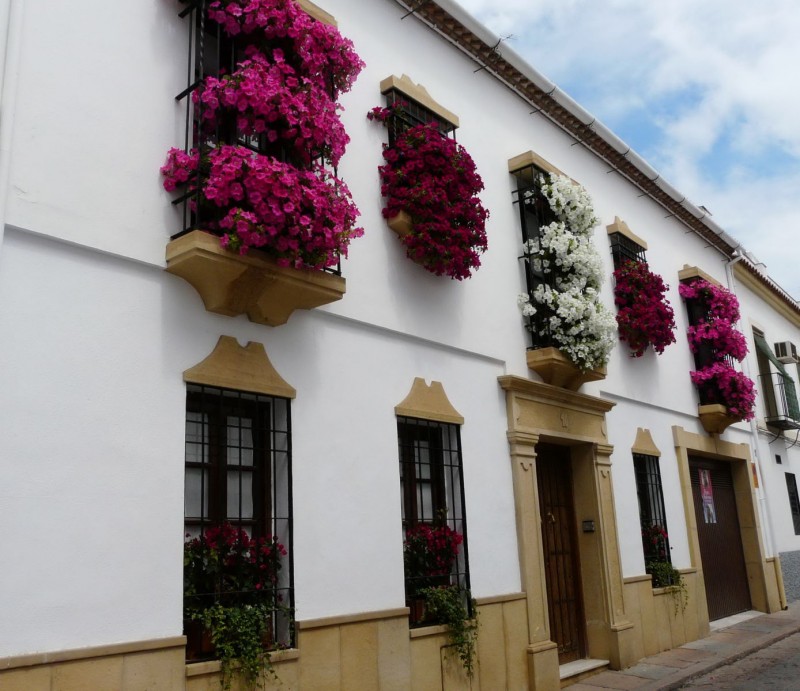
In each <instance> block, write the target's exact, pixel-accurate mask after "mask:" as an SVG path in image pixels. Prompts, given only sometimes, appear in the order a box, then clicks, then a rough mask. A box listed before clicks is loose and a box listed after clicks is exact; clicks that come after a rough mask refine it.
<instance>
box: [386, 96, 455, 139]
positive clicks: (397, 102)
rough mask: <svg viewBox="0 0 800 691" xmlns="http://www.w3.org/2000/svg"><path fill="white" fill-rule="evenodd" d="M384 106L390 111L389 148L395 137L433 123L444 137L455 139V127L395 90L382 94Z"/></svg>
mask: <svg viewBox="0 0 800 691" xmlns="http://www.w3.org/2000/svg"><path fill="white" fill-rule="evenodd" d="M384 96H386V106H387V108H389V109H391V110H392V115H391V116H390V118H389V121H388V130H389V146H392V145H393V144H394V142H395V140H396V139H397V137H398V136H399V135H400V134H402V133H403V132H405V131H406V130H409V129H411V128H412V127H417V126H418V125H427V124H429V123H433V124H434V125H435V126H436V129H437V130H438V131H439V133H440V134H441V135H442V136H444V137H451V138H452V139H455V138H456V129H457V128H456V126H455V125H454V124H453V123H452V122H448V121H447V120H445V119H444V118H442V117H440V116H438V115H436V113H434V112H433V111H432V110H430V109H429V108H426V107H425V106H423V105H422V104H421V103H418V102H417V101H415V100H414V99H413V98H409V97H408V96H406V95H405V94H404V93H402V92H401V91H398V90H397V89H389V90H388V91H386V92H385V93H384Z"/></svg>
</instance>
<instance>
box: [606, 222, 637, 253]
mask: <svg viewBox="0 0 800 691" xmlns="http://www.w3.org/2000/svg"><path fill="white" fill-rule="evenodd" d="M606 231H607V232H608V234H609V235H613V234H614V233H619V234H620V235H624V236H625V237H626V238H628V240H632V241H633V242H635V243H636V244H637V245H639V247H641V248H642V249H644V250H646V249H647V243H646V242H645V241H644V240H642V238H640V237H639V236H638V235H636V233H634V232H633V231H632V230H631V229H630V228H628V224H627V223H625V221H623V220H621V219H620V217H619V216H614V222H613V223H611V224H610V225H607V226H606Z"/></svg>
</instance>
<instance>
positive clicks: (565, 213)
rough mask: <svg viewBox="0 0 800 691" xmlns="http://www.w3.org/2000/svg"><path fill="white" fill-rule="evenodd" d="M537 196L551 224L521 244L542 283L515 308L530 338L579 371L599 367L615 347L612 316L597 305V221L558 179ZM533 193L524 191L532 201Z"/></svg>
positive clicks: (574, 189) (575, 189)
mask: <svg viewBox="0 0 800 691" xmlns="http://www.w3.org/2000/svg"><path fill="white" fill-rule="evenodd" d="M540 189H541V194H542V195H543V197H544V199H545V200H546V202H547V203H548V204H549V206H550V209H551V210H552V212H553V213H554V215H555V218H556V220H555V221H553V222H551V223H549V224H548V225H545V226H543V227H540V228H539V229H538V233H537V235H536V237H535V238H534V239H530V240H528V241H527V242H525V243H524V244H523V247H522V251H523V254H524V255H525V256H526V257H527V258H528V261H529V262H530V265H531V271H532V273H533V274H534V275H536V276H541V277H542V280H540V281H538V282H537V285H535V287H533V288H532V290H531V292H530V294H521V295H520V296H519V297H518V299H517V304H518V306H519V308H520V310H521V311H522V314H523V316H525V317H534V316H536V317H537V318H536V319H530V320H529V322H528V323H529V328H530V329H531V331H532V332H533V335H534V338H535V339H536V340H538V341H540V342H542V343H549V344H551V345H553V346H554V347H556V348H558V349H559V350H560V351H561V352H562V353H563V354H564V355H565V356H567V357H568V358H569V359H570V360H571V361H572V362H573V363H574V364H575V365H576V366H577V367H578V368H580V369H581V370H592V369H596V368H600V367H602V366H604V365H605V364H606V363H607V362H608V356H609V354H610V352H611V349H612V348H613V347H614V345H615V342H616V338H615V335H616V334H615V331H616V324H615V320H614V316H613V315H612V314H611V312H610V311H609V310H608V309H607V308H606V307H605V306H604V305H603V304H602V302H601V301H600V292H599V291H600V286H601V284H602V281H603V272H602V263H601V260H600V255H599V254H598V253H597V250H596V248H595V246H594V244H593V242H592V231H593V228H594V227H595V226H596V225H597V218H596V217H595V215H594V211H593V209H592V202H591V199H590V197H589V195H588V193H587V192H586V190H585V189H584V188H583V187H581V186H580V185H577V184H575V183H574V182H573V181H572V180H570V179H569V178H568V177H566V176H563V175H555V174H549V175H547V176H542V178H541V180H540ZM536 193H537V192H536V190H535V189H531V190H529V191H527V192H526V195H527V196H526V197H525V198H524V199H523V203H525V202H526V201H532V197H533V196H534V195H535V194H536Z"/></svg>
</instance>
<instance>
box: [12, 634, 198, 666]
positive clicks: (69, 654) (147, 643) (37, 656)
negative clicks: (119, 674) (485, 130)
mask: <svg viewBox="0 0 800 691" xmlns="http://www.w3.org/2000/svg"><path fill="white" fill-rule="evenodd" d="M185 645H186V636H171V637H169V638H149V639H146V640H143V641H131V642H128V643H114V644H112V645H96V646H91V647H87V648H71V649H69V650H56V651H53V652H48V653H33V654H31V655H15V656H13V657H3V658H0V670H3V671H4V670H8V669H15V668H17V667H35V666H36V665H49V664H53V663H55V662H71V661H73V660H87V659H90V658H95V657H110V656H112V655H127V654H129V653H141V652H145V651H148V650H167V649H169V648H182V647H184V646H185Z"/></svg>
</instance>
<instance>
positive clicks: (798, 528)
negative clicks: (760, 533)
mask: <svg viewBox="0 0 800 691" xmlns="http://www.w3.org/2000/svg"><path fill="white" fill-rule="evenodd" d="M786 489H787V490H788V491H789V507H790V508H791V511H792V522H793V523H794V534H795V535H800V496H798V494H797V480H796V479H795V476H794V473H786Z"/></svg>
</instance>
